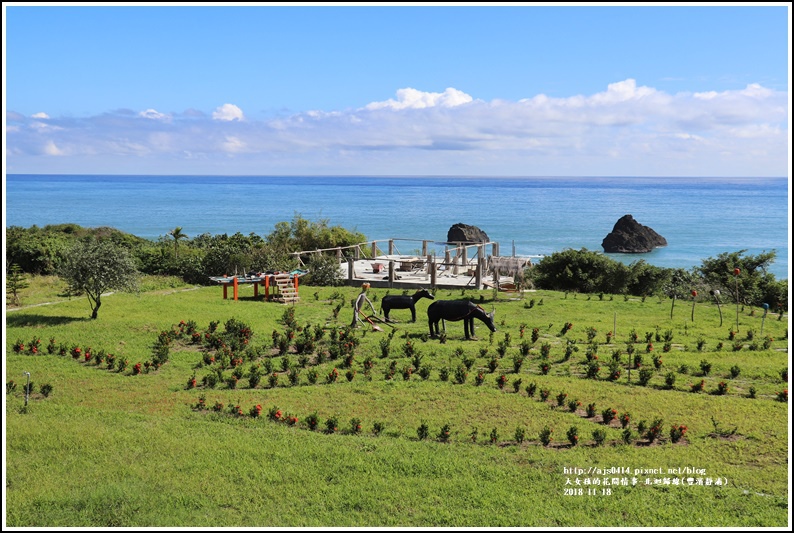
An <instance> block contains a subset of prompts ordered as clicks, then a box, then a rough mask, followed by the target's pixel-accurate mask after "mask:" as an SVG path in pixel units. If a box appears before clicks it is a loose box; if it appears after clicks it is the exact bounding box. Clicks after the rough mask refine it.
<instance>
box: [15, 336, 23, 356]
mask: <svg viewBox="0 0 794 533" xmlns="http://www.w3.org/2000/svg"><path fill="white" fill-rule="evenodd" d="M24 351H25V341H23V340H22V339H17V340H16V342H15V343H14V353H22V352H24Z"/></svg>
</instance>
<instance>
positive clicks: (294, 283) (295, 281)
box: [292, 274, 298, 296]
mask: <svg viewBox="0 0 794 533" xmlns="http://www.w3.org/2000/svg"><path fill="white" fill-rule="evenodd" d="M292 285H293V287H295V296H297V295H298V275H297V274H295V275H294V276H293V278H292Z"/></svg>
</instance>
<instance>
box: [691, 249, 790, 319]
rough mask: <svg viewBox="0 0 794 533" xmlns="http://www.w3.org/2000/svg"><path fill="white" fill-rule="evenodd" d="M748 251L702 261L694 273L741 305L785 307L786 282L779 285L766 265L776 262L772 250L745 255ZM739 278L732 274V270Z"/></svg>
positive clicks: (727, 253) (786, 299)
mask: <svg viewBox="0 0 794 533" xmlns="http://www.w3.org/2000/svg"><path fill="white" fill-rule="evenodd" d="M746 251H747V250H739V251H737V252H726V253H722V254H719V255H718V256H717V257H709V258H708V259H704V260H703V262H702V264H701V266H700V267H697V268H696V269H695V270H696V272H697V273H698V274H699V275H700V276H702V278H703V280H704V282H705V283H706V285H707V286H708V287H709V288H711V289H718V290H720V292H722V293H724V294H730V295H731V297H732V299H733V301H734V302H738V303H740V304H742V305H755V306H760V305H762V304H764V303H768V304H769V305H770V306H772V307H773V308H774V307H778V306H781V305H785V306H786V307H787V306H788V283H787V282H786V281H785V280H784V281H783V282H778V281H777V280H775V276H774V274H771V273H769V272H768V268H769V265H770V264H771V263H773V262H774V261H775V257H777V253H776V252H775V251H774V250H773V251H771V252H765V253H761V254H758V255H744V254H745V252H746ZM736 268H738V269H739V275H738V276H735V275H734V269H736Z"/></svg>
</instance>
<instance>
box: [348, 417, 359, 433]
mask: <svg viewBox="0 0 794 533" xmlns="http://www.w3.org/2000/svg"><path fill="white" fill-rule="evenodd" d="M350 432H351V433H353V434H354V435H358V434H359V433H361V419H360V418H351V419H350Z"/></svg>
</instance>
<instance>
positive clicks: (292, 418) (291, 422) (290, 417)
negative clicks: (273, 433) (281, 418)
mask: <svg viewBox="0 0 794 533" xmlns="http://www.w3.org/2000/svg"><path fill="white" fill-rule="evenodd" d="M285 421H286V422H287V425H288V426H294V425H295V424H297V423H298V417H297V416H295V415H287V417H286V418H285Z"/></svg>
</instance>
